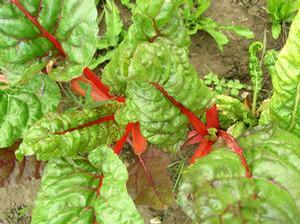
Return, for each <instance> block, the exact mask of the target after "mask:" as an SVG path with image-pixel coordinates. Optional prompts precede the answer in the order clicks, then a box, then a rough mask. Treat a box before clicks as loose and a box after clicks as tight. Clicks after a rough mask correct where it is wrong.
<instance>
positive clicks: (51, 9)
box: [0, 0, 98, 83]
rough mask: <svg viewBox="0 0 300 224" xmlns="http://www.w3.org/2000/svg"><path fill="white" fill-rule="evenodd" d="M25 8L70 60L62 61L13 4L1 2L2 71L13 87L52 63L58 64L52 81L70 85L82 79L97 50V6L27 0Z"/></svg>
mask: <svg viewBox="0 0 300 224" xmlns="http://www.w3.org/2000/svg"><path fill="white" fill-rule="evenodd" d="M40 3H41V5H40ZM22 5H24V7H25V8H26V9H27V10H28V11H29V12H30V13H31V14H32V15H34V16H35V17H36V18H37V19H38V21H39V22H40V23H41V25H42V26H43V27H44V28H45V29H46V30H47V31H49V32H50V33H52V34H53V35H54V36H55V37H56V38H57V40H58V41H59V42H60V43H61V44H62V47H63V49H64V50H65V52H66V54H67V55H68V57H65V58H62V57H60V55H58V53H57V51H56V50H53V49H54V47H53V45H52V43H50V41H48V39H46V38H44V37H43V36H42V35H41V33H40V31H39V30H38V29H37V28H36V27H35V26H34V25H33V24H32V23H31V22H30V21H29V20H28V19H27V18H26V17H25V16H24V15H23V13H22V12H21V11H20V10H19V9H18V8H17V7H16V6H15V5H14V4H12V3H11V2H10V1H0V23H1V27H0V46H1V50H0V68H1V69H2V70H3V73H4V74H5V75H6V76H7V77H8V79H9V80H10V81H11V82H13V83H14V82H16V81H18V80H20V79H21V77H22V76H23V74H24V73H30V74H34V73H36V72H38V71H39V70H41V69H42V68H43V67H44V66H45V64H47V63H48V62H49V61H50V60H52V61H55V62H56V63H57V64H58V66H57V67H56V68H55V69H53V70H52V71H51V72H50V74H49V75H50V76H51V77H52V78H54V79H56V80H59V81H68V80H70V79H72V78H74V77H77V76H80V75H81V73H82V70H83V68H84V67H85V66H87V65H88V64H89V62H90V61H91V59H92V57H93V54H94V52H95V50H96V37H97V33H98V25H97V22H96V19H97V10H96V5H95V2H94V1H90V0H75V1H67V2H65V1H62V0H59V1H54V0H44V1H42V2H39V1H29V0H24V1H22ZM38 69H39V70H38ZM37 70H38V71H37Z"/></svg>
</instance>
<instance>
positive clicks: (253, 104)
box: [252, 91, 258, 116]
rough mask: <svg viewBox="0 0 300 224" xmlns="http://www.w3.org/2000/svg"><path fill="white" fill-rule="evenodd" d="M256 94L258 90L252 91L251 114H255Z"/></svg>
mask: <svg viewBox="0 0 300 224" xmlns="http://www.w3.org/2000/svg"><path fill="white" fill-rule="evenodd" d="M257 96H258V92H257V91H254V92H253V101H252V114H253V116H256V103H257Z"/></svg>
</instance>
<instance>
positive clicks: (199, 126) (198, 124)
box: [151, 83, 208, 136]
mask: <svg viewBox="0 0 300 224" xmlns="http://www.w3.org/2000/svg"><path fill="white" fill-rule="evenodd" d="M151 84H152V85H153V86H154V87H155V88H156V89H158V90H159V91H160V92H161V93H162V94H163V95H164V96H165V97H166V98H167V99H168V100H169V101H170V102H171V103H172V104H173V105H174V106H175V107H177V108H178V109H179V110H180V111H181V112H182V113H183V114H184V115H185V116H186V117H187V118H188V119H189V121H190V123H191V124H192V126H193V127H194V129H195V130H196V131H198V133H199V134H201V135H202V136H205V135H207V134H208V132H207V128H206V127H205V125H204V124H203V123H202V121H201V120H200V119H199V118H198V117H197V116H196V115H195V114H194V113H193V112H192V111H190V110H189V109H187V108H186V107H185V106H183V105H182V104H181V103H179V102H178V101H176V100H175V99H174V98H173V97H172V96H170V95H169V94H168V92H167V91H166V90H164V88H163V87H162V86H160V85H159V84H157V83H151Z"/></svg>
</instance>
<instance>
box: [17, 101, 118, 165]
mask: <svg viewBox="0 0 300 224" xmlns="http://www.w3.org/2000/svg"><path fill="white" fill-rule="evenodd" d="M117 107H118V105H116V104H106V105H103V106H102V107H99V108H95V109H91V110H89V109H84V110H83V111H70V112H65V113H63V114H58V113H52V114H49V115H47V116H45V117H44V118H43V119H41V120H40V121H39V122H37V123H36V124H34V125H33V126H32V127H31V128H30V129H29V130H28V131H27V133H26V135H25V136H24V140H23V142H22V144H21V145H20V148H19V149H18V150H17V152H16V156H17V158H18V159H19V160H20V159H22V158H23V157H24V156H25V155H26V156H28V155H34V154H35V155H36V156H37V158H38V159H39V160H49V159H52V158H59V157H64V156H69V157H70V156H76V155H77V154H78V153H84V152H89V151H91V150H93V149H94V148H95V147H97V146H99V145H102V144H111V143H113V142H114V141H115V140H117V139H119V138H120V136H121V134H122V129H121V128H119V127H118V126H117V125H116V124H115V122H114V121H113V119H114V118H113V116H112V115H113V113H114V112H115V110H116V109H117Z"/></svg>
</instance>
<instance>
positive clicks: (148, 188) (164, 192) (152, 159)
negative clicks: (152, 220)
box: [127, 148, 174, 210]
mask: <svg viewBox="0 0 300 224" xmlns="http://www.w3.org/2000/svg"><path fill="white" fill-rule="evenodd" d="M141 158H142V159H143V161H144V162H145V166H146V168H147V170H148V172H149V174H150V176H151V178H152V181H153V183H150V182H149V179H148V177H147V175H146V174H145V171H144V170H143V166H142V164H141V163H140V161H139V160H138V159H137V160H136V162H135V163H133V164H131V165H130V166H129V167H128V172H129V180H128V182H127V187H128V191H129V193H130V195H131V196H132V198H133V200H134V202H135V203H136V204H137V205H148V206H150V207H151V208H154V209H158V210H161V209H165V208H166V207H169V206H172V205H173V202H174V193H173V191H172V181H171V178H170V175H169V173H168V165H169V164H170V161H169V159H168V156H167V155H166V154H165V153H163V152H161V151H160V150H157V149H154V148H149V149H148V150H147V151H146V152H145V153H144V154H142V155H141ZM152 184H154V185H155V186H152ZM156 190H157V192H155V191H156Z"/></svg>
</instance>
